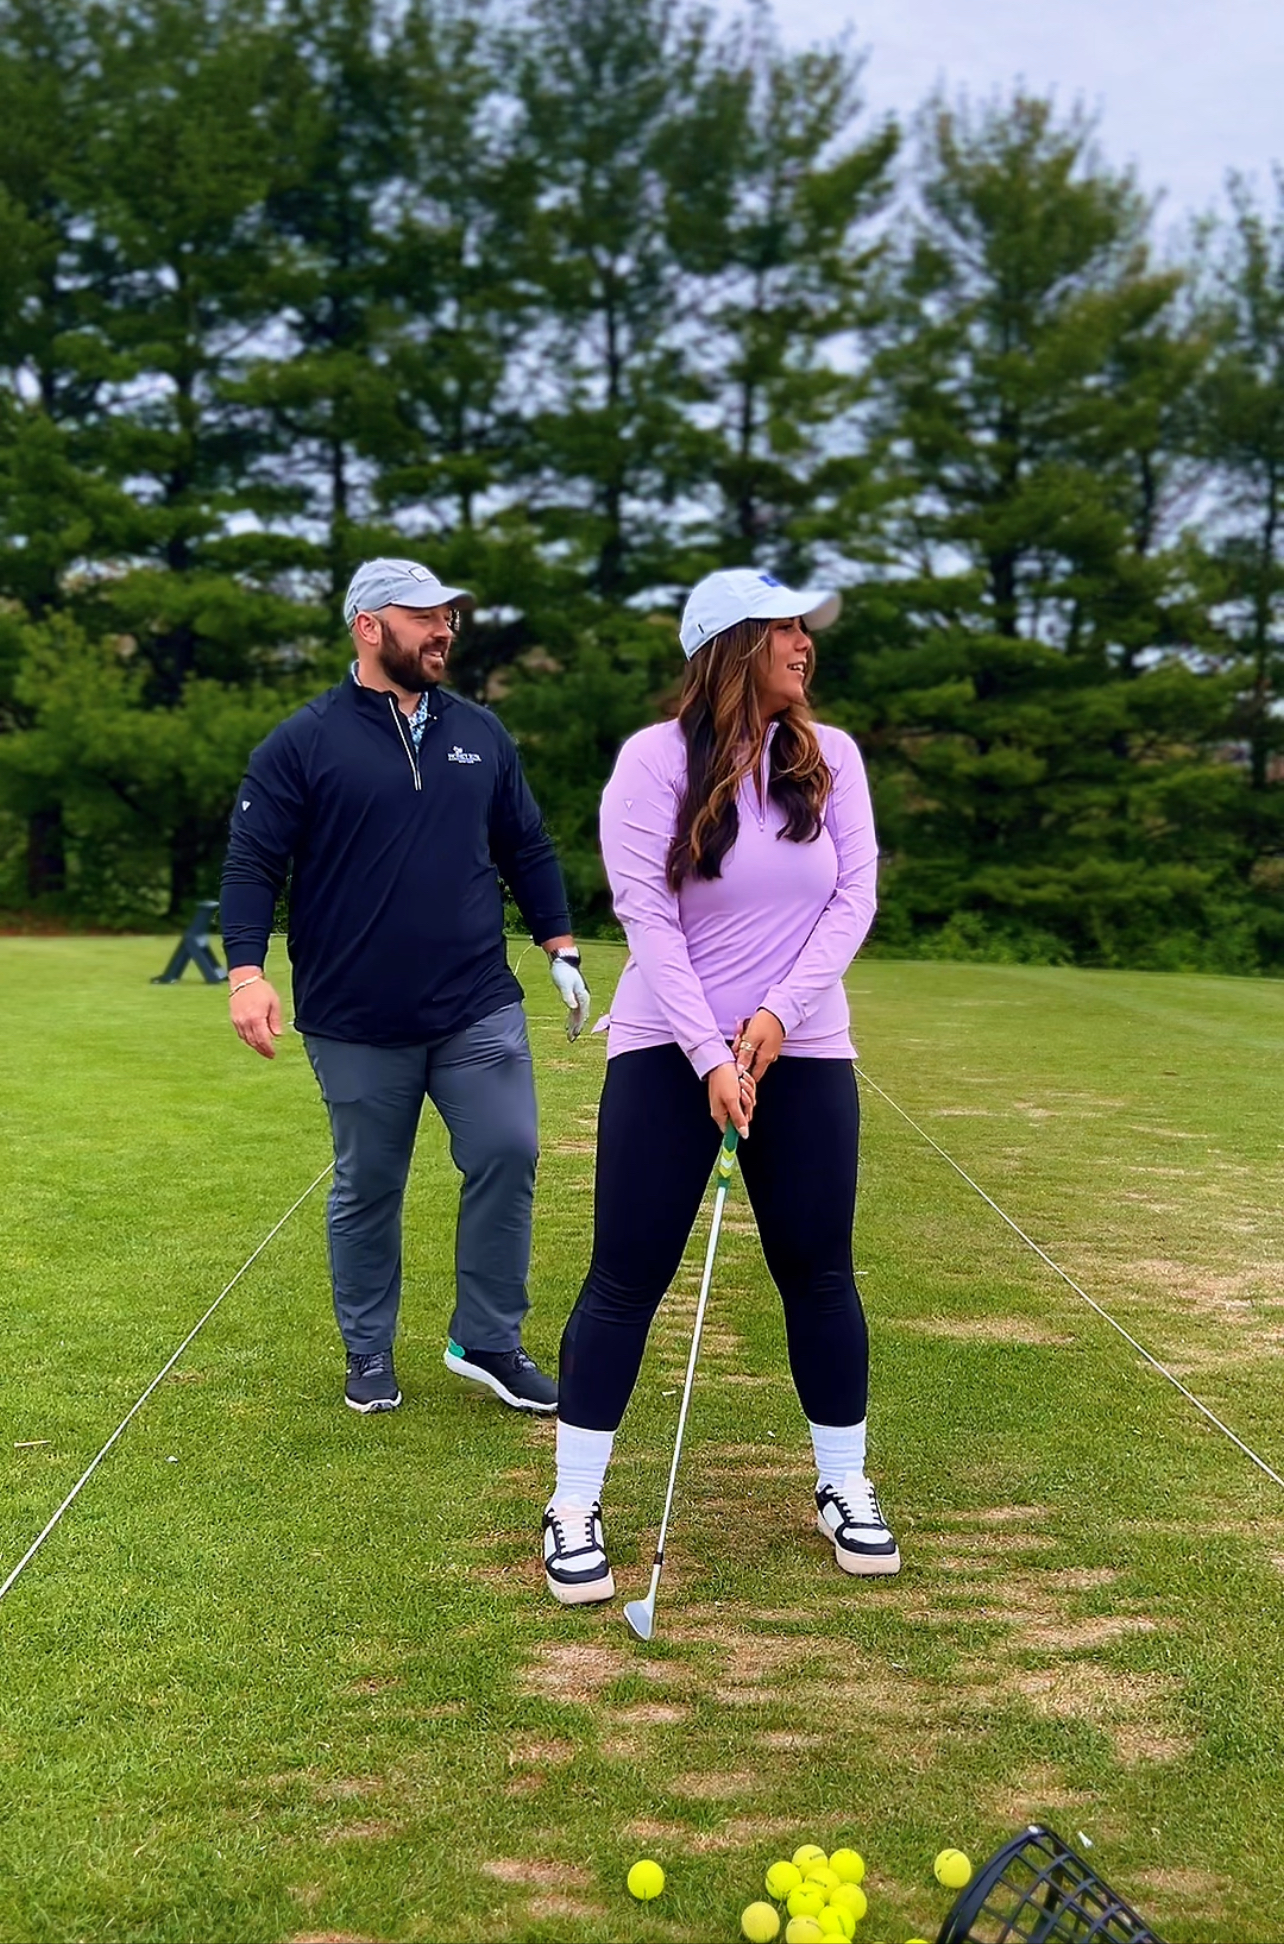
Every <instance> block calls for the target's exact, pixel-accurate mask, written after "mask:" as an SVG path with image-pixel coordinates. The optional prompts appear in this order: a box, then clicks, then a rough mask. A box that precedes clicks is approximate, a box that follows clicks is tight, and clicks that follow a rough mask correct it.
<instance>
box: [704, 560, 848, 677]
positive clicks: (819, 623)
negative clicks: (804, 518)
mask: <svg viewBox="0 0 1284 1944" xmlns="http://www.w3.org/2000/svg"><path fill="white" fill-rule="evenodd" d="M842 605H843V597H842V595H841V594H835V593H834V592H833V590H832V589H831V588H826V587H786V586H785V584H784V582H783V581H778V580H777V579H776V577H775V575H774V574H761V573H759V571H758V569H757V568H756V567H729V568H727V569H725V570H724V571H723V572H722V573H719V574H706V575H705V577H704V579H703V580H702V581H699V582H697V584H696V585H695V586H694V587H693V588H692V590H691V592H690V594H689V595H688V596H687V604H686V606H685V607H684V608H683V610H682V622H681V625H680V627H679V629H678V638H679V640H680V641H681V643H682V652H683V654H684V655H685V656H686V658H687V660H688V661H690V659H691V657H692V655H694V654H695V652H696V650H697V649H698V648H703V646H704V644H705V642H706V641H711V640H712V639H713V637H714V635H717V634H721V633H722V631H723V629H724V628H734V626H735V625H736V622H737V621H787V620H789V619H791V618H792V616H794V615H798V616H799V617H800V618H801V619H802V621H803V622H804V623H805V624H806V626H807V627H808V628H809V629H810V630H811V631H812V632H813V633H814V631H815V630H816V629H817V628H828V627H830V626H831V625H832V624H833V623H834V622H835V621H837V619H838V615H839V611H840V609H841V608H842Z"/></svg>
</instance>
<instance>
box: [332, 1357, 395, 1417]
mask: <svg viewBox="0 0 1284 1944" xmlns="http://www.w3.org/2000/svg"><path fill="white" fill-rule="evenodd" d="M343 1401H344V1403H345V1404H346V1405H347V1407H348V1409H349V1410H350V1411H361V1412H363V1413H368V1412H370V1411H395V1410H396V1408H397V1406H398V1404H400V1402H401V1392H400V1391H399V1390H398V1388H397V1373H396V1371H395V1370H394V1369H393V1367H392V1352H391V1350H372V1351H370V1352H369V1354H367V1355H364V1356H363V1355H362V1353H361V1352H360V1351H359V1350H350V1351H349V1352H348V1377H347V1382H346V1383H345V1384H344V1386H343Z"/></svg>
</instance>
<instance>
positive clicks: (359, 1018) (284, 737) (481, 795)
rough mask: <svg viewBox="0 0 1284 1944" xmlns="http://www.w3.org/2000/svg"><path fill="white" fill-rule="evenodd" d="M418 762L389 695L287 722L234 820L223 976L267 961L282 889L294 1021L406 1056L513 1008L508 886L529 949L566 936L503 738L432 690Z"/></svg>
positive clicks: (548, 849)
mask: <svg viewBox="0 0 1284 1944" xmlns="http://www.w3.org/2000/svg"><path fill="white" fill-rule="evenodd" d="M429 708H430V713H429V718H428V721H427V723H426V725H425V727H424V732H423V736H422V738H421V741H420V746H419V748H418V750H416V748H415V745H414V739H413V738H412V736H411V734H410V731H409V728H408V726H407V723H406V718H405V716H404V715H403V713H402V711H401V709H400V707H399V705H398V702H397V698H396V696H395V695H392V694H389V693H387V692H385V691H382V690H378V689H369V688H362V687H361V686H360V685H359V684H358V683H357V682H355V681H353V680H352V679H351V678H350V677H345V679H344V680H343V681H342V682H340V683H339V684H338V685H337V686H336V687H335V688H332V689H329V690H327V692H326V693H325V694H324V695H321V696H318V697H317V698H316V700H315V701H312V702H309V703H307V704H305V706H304V707H303V708H301V709H298V710H296V711H295V713H294V714H293V715H292V716H288V717H287V718H286V720H285V721H284V722H282V723H279V724H278V725H277V727H276V728H275V729H274V730H273V731H272V733H271V735H270V736H269V737H268V738H267V740H266V741H265V742H262V743H260V744H259V747H258V748H257V749H256V750H255V751H254V754H253V755H252V756H251V758H250V764H249V769H248V770H247V772H246V776H245V781H244V782H243V784H242V785H241V788H240V790H239V792H238V794H237V799H236V806H235V808H234V810H233V812H232V830H231V839H230V842H229V844H228V850H227V858H226V861H225V863H224V867H223V892H222V903H221V914H220V915H221V921H222V927H223V943H224V949H225V950H226V953H227V961H228V964H229V965H262V964H263V963H264V960H265V958H266V956H267V947H268V935H269V933H270V931H271V929H272V916H273V911H274V909H275V906H276V900H277V898H278V896H279V895H280V893H281V890H282V888H283V886H284V885H285V882H286V878H287V875H288V876H289V878H290V898H289V913H290V916H289V939H288V942H289V952H290V960H291V964H292V966H293V970H294V1013H295V1018H294V1023H295V1025H296V1026H297V1027H298V1029H299V1031H300V1032H302V1033H316V1034H319V1035H321V1036H322V1037H323V1038H327V1039H343V1040H359V1041H364V1042H366V1043H367V1044H369V1045H373V1046H412V1045H417V1044H419V1043H421V1042H424V1041H428V1040H433V1039H437V1038H440V1037H443V1036H445V1035H447V1034H450V1033H455V1032H459V1031H460V1030H462V1028H463V1027H465V1026H469V1025H471V1024H472V1023H473V1022H474V1021H475V1020H478V1019H483V1018H485V1016H486V1015H487V1014H488V1013H492V1012H496V1011H498V1009H499V1008H500V1007H501V1006H507V1005H510V1004H512V1002H513V1001H514V1000H518V999H520V998H521V996H522V994H521V987H520V986H519V985H518V983H517V980H516V979H515V978H514V977H513V975H512V973H511V972H510V971H509V969H508V963H507V955H506V952H505V947H504V905H503V893H502V891H501V889H500V879H501V878H502V879H503V882H504V883H505V884H506V885H507V886H508V889H509V891H510V892H511V893H512V895H513V898H514V900H515V901H516V903H517V906H518V909H519V910H520V911H521V914H522V917H523V919H524V920H525V922H526V924H527V926H528V927H529V929H530V932H531V935H532V937H534V938H535V939H537V940H538V941H540V942H541V943H542V941H543V940H544V939H546V938H557V937H560V936H562V935H563V934H565V933H568V932H569V931H570V928H571V926H570V917H569V915H568V913H567V909H566V893H565V890H564V888H563V885H562V874H561V872H560V870H559V869H558V865H557V859H556V857H555V855H554V852H553V846H552V844H551V842H550V841H549V837H548V834H547V832H546V831H545V829H544V825H543V821H542V819H541V817H540V813H539V809H538V806H537V805H536V802H535V799H534V797H533V796H532V795H531V792H530V789H529V786H528V785H527V782H526V779H525V777H524V775H523V774H522V767H521V761H520V759H519V757H518V754H517V748H516V745H515V744H514V742H513V740H512V737H511V736H510V735H509V734H508V732H507V730H505V729H504V728H503V727H502V725H501V724H500V723H499V721H498V720H497V718H496V717H495V716H493V715H492V714H491V712H490V710H489V709H484V708H482V707H480V706H479V705H478V704H477V703H474V702H466V701H465V700H464V699H463V698H462V697H461V696H458V695H454V694H452V693H451V691H450V690H449V689H433V690H431V691H429Z"/></svg>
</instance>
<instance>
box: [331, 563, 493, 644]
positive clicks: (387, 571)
mask: <svg viewBox="0 0 1284 1944" xmlns="http://www.w3.org/2000/svg"><path fill="white" fill-rule="evenodd" d="M471 599H472V595H471V594H469V593H468V591H467V590H466V589H465V588H462V587H443V586H442V584H441V582H440V581H439V580H438V579H437V576H436V575H435V574H434V573H433V571H432V569H431V568H430V567H424V566H421V564H420V563H419V561H417V560H390V559H388V558H386V557H384V556H382V555H381V556H380V558H379V559H378V560H363V561H362V563H361V565H360V566H359V567H358V569H357V571H356V573H355V574H354V575H353V576H352V579H351V580H350V581H349V582H348V591H347V593H346V594H345V595H344V597H343V619H344V622H345V624H346V625H347V626H348V627H349V628H350V627H351V626H352V624H353V622H354V621H355V620H356V618H357V616H358V615H359V614H378V612H379V610H380V608H386V607H408V608H432V607H450V606H453V605H454V603H455V602H457V601H470V600H471Z"/></svg>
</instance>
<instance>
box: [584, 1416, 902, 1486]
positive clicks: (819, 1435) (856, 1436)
mask: <svg viewBox="0 0 1284 1944" xmlns="http://www.w3.org/2000/svg"><path fill="white" fill-rule="evenodd" d="M867 1423H868V1419H866V1418H862V1419H861V1421H860V1423H859V1424H811V1420H810V1419H808V1424H809V1425H810V1428H811V1446H812V1450H813V1451H814V1452H815V1454H816V1470H817V1472H818V1473H819V1477H818V1479H817V1481H816V1483H817V1487H818V1488H819V1487H820V1486H822V1485H832V1486H833V1487H834V1488H835V1489H836V1490H837V1489H838V1487H840V1486H841V1485H842V1482H843V1480H844V1479H845V1478H849V1477H850V1476H851V1475H852V1474H853V1473H855V1474H856V1476H857V1477H861V1476H863V1475H864V1471H865V1427H866V1424H867ZM580 1435H581V1436H583V1433H582V1432H581V1434H580Z"/></svg>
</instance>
